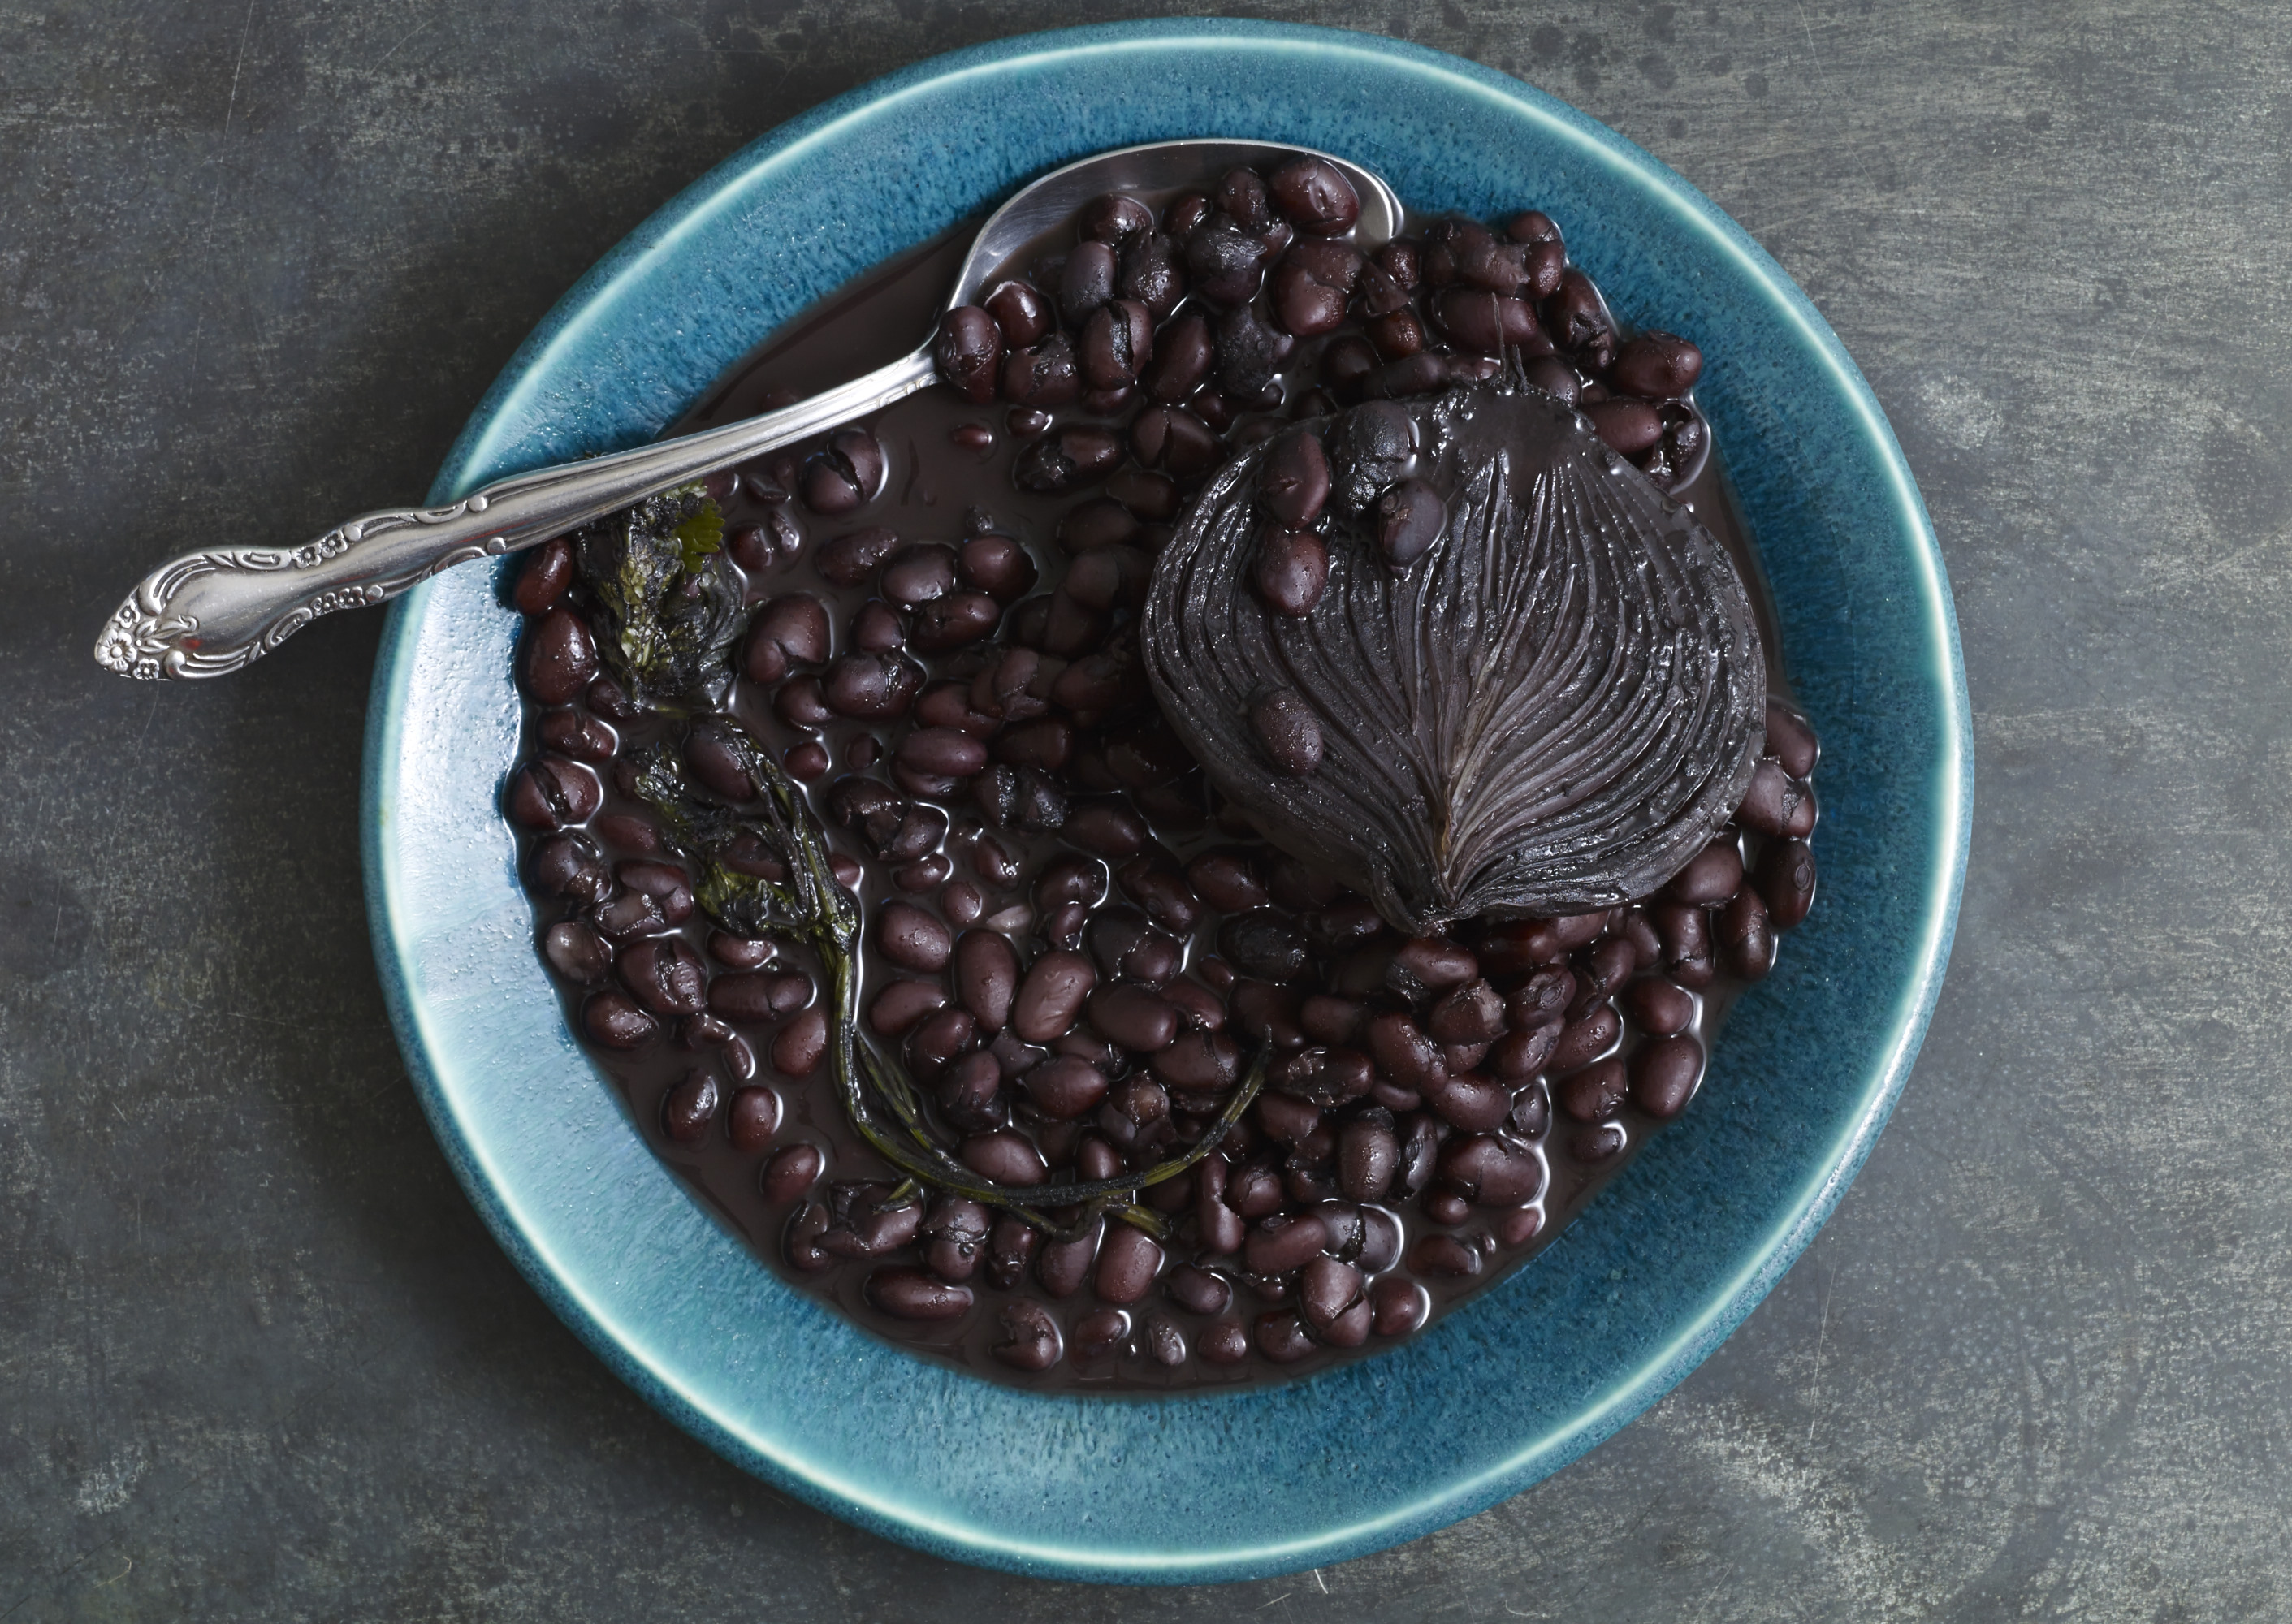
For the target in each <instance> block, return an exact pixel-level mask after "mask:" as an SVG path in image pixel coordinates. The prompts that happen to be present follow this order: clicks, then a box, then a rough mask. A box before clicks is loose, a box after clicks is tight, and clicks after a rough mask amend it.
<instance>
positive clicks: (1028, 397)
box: [1003, 333, 1082, 432]
mask: <svg viewBox="0 0 2292 1624" xmlns="http://www.w3.org/2000/svg"><path fill="white" fill-rule="evenodd" d="M1081 393H1082V368H1081V366H1080V364H1079V363H1078V362H1077V360H1076V358H1075V351H1074V346H1073V345H1072V344H1070V343H1069V342H1067V336H1066V334H1063V333H1053V334H1051V335H1050V336H1049V337H1048V338H1046V339H1045V340H1043V341H1042V342H1040V343H1038V344H1035V345H1033V346H1031V347H1029V348H1024V349H1014V350H1012V351H1011V352H1010V353H1009V354H1007V355H1005V357H1004V358H1003V394H1004V398H1005V399H1009V400H1015V401H1017V402H1018V403H1019V404H1020V405H1021V406H1036V407H1042V408H1048V407H1051V406H1065V405H1067V404H1069V402H1071V401H1073V400H1074V399H1076V398H1077V397H1079V396H1080V395H1081ZM1048 426H1049V425H1048V424H1045V425H1044V427H1045V428H1047V427H1048ZM1037 432H1039V430H1037Z"/></svg>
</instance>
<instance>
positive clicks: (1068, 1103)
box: [1019, 1055, 1108, 1122]
mask: <svg viewBox="0 0 2292 1624" xmlns="http://www.w3.org/2000/svg"><path fill="white" fill-rule="evenodd" d="M1019 1085H1020V1086H1021V1088H1023V1089H1026V1091H1027V1097H1028V1098H1029V1099H1030V1100H1032V1101H1033V1102H1034V1105H1035V1109H1037V1111H1040V1112H1041V1113H1043V1114H1044V1115H1045V1116H1047V1117H1049V1118H1050V1119H1051V1120H1052V1121H1053V1122H1074V1121H1076V1120H1077V1119H1079V1118H1081V1117H1084V1116H1086V1115H1088V1114H1089V1113H1091V1112H1092V1111H1094V1110H1095V1109H1097V1107H1098V1106H1099V1105H1100V1104H1101V1103H1102V1102H1103V1101H1104V1100H1105V1098H1106V1096H1107V1091H1108V1085H1107V1081H1106V1073H1104V1072H1102V1071H1101V1070H1100V1069H1099V1068H1098V1067H1097V1066H1095V1065H1092V1064H1091V1063H1090V1062H1089V1061H1087V1060H1085V1059H1084V1058H1082V1057H1080V1056H1079V1055H1053V1057H1051V1058H1049V1059H1047V1060H1045V1061H1044V1062H1043V1063H1042V1064H1041V1065H1037V1066H1035V1067H1034V1068H1033V1069H1032V1070H1030V1071H1029V1072H1028V1073H1025V1075H1023V1076H1021V1078H1020V1079H1019Z"/></svg>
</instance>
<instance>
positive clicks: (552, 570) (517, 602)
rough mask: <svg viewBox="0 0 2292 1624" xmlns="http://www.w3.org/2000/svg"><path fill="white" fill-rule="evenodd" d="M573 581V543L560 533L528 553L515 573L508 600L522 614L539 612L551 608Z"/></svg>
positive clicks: (542, 612) (537, 613) (541, 612)
mask: <svg viewBox="0 0 2292 1624" xmlns="http://www.w3.org/2000/svg"><path fill="white" fill-rule="evenodd" d="M572 584H573V543H571V542H569V541H568V540H566V538H565V537H563V536H557V537H554V538H553V539H552V540H549V541H546V542H544V543H541V545H540V546H538V547H537V548H535V549H534V550H533V551H531V552H529V553H528V554H527V555H526V558H525V565H524V567H522V568H521V569H520V570H519V571H518V574H517V585H516V586H515V587H514V588H513V589H512V591H511V592H510V602H511V604H512V606H514V607H515V608H516V609H517V612H518V613H519V614H521V615H541V614H545V613H546V612H547V611H548V610H550V609H552V608H554V607H556V604H557V600H558V599H561V598H562V597H564V596H565V591H566V589H567V588H568V587H569V586H571V585H572Z"/></svg>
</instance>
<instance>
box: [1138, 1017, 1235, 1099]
mask: <svg viewBox="0 0 2292 1624" xmlns="http://www.w3.org/2000/svg"><path fill="white" fill-rule="evenodd" d="M1151 1065H1152V1066H1153V1071H1154V1075H1155V1076H1157V1077H1158V1078H1160V1079H1161V1080H1162V1081H1164V1082H1166V1083H1167V1084H1168V1085H1169V1086H1170V1087H1171V1088H1173V1089H1178V1090H1181V1091H1182V1092H1186V1093H1194V1094H1208V1093H1215V1092H1219V1091H1222V1090H1223V1089H1230V1088H1231V1087H1232V1086H1233V1084H1234V1082H1235V1081H1236V1080H1237V1079H1239V1077H1240V1075H1241V1048H1240V1046H1239V1044H1237V1043H1236V1042H1235V1041H1233V1039H1232V1038H1231V1037H1229V1036H1228V1035H1227V1034H1226V1033H1223V1032H1210V1031H1205V1030H1198V1029H1194V1028H1189V1029H1187V1030H1186V1031H1183V1032H1181V1033H1179V1034H1178V1037H1177V1041H1175V1042H1174V1043H1172V1044H1171V1045H1170V1047H1169V1048H1167V1049H1164V1050H1162V1051H1161V1052H1160V1053H1159V1054H1158V1055H1156V1056H1155V1057H1154V1058H1153V1060H1152V1062H1151Z"/></svg>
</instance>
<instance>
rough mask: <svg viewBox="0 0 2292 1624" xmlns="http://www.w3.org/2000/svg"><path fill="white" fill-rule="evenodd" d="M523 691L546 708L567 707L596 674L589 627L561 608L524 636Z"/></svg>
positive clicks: (576, 616)
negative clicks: (547, 706)
mask: <svg viewBox="0 0 2292 1624" xmlns="http://www.w3.org/2000/svg"><path fill="white" fill-rule="evenodd" d="M521 652H522V655H523V658H524V671H525V691H526V692H527V693H529V694H530V695H533V697H534V698H535V699H537V700H539V701H540V702H541V703H543V704H545V705H561V704H569V703H572V702H573V701H574V700H576V699H577V698H579V697H580V696H581V693H582V690H583V689H585V688H586V687H588V686H589V680H590V679H591V678H593V677H594V676H595V675H596V674H597V643H596V639H594V638H593V637H592V636H591V635H590V633H589V623H588V622H586V621H585V620H583V619H582V618H581V617H580V616H579V615H577V614H575V613H574V612H573V611H572V610H570V609H569V608H565V607H562V606H560V607H557V608H553V609H551V610H550V611H549V612H548V613H547V614H545V615H543V616H542V617H541V618H540V620H539V621H537V622H536V623H534V625H533V626H532V628H531V629H530V630H529V631H527V632H526V634H525V645H524V647H523V649H522V651H521Z"/></svg>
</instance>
